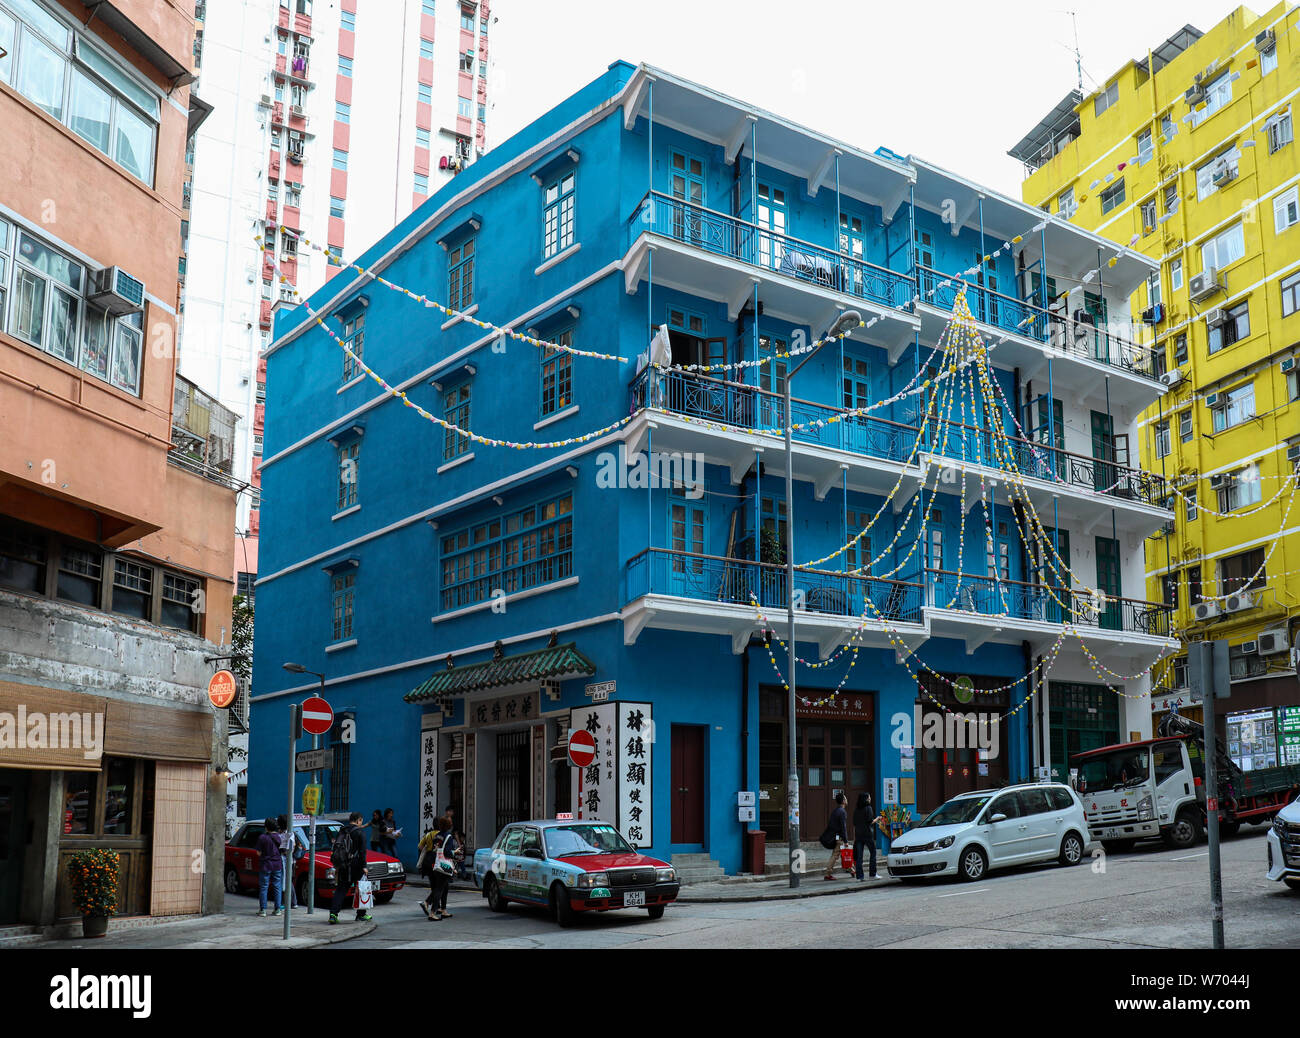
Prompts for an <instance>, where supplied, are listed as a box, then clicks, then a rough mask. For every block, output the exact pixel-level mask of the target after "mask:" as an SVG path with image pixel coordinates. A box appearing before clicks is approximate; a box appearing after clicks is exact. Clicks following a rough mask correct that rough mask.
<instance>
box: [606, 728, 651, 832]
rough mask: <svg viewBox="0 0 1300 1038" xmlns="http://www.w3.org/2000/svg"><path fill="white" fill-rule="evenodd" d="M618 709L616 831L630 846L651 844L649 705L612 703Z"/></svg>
mask: <svg viewBox="0 0 1300 1038" xmlns="http://www.w3.org/2000/svg"><path fill="white" fill-rule="evenodd" d="M615 706H617V707H618V751H619V771H618V780H619V781H618V831H619V832H620V833H622V834H623V836H624V838H625V839H626V840H627V842H628V843H630V844H631V845H632V846H633V847H649V846H650V843H651V833H652V830H651V827H650V822H651V817H650V808H651V800H652V790H651V786H650V779H651V773H650V751H651V749H652V748H653V746H652V743H653V741H654V725H653V724H652V723H651V721H650V709H651V707H650V704H649V703H616V704H615Z"/></svg>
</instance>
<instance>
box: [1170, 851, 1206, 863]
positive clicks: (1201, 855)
mask: <svg viewBox="0 0 1300 1038" xmlns="http://www.w3.org/2000/svg"><path fill="white" fill-rule="evenodd" d="M1209 853H1210V852H1209V851H1201V853H1200V854H1189V855H1187V857H1185V858H1170V859H1169V860H1170V861H1195V860H1196V859H1197V858H1204V857H1205V856H1206V855H1207V854H1209Z"/></svg>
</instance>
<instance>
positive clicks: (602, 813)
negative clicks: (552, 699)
mask: <svg viewBox="0 0 1300 1038" xmlns="http://www.w3.org/2000/svg"><path fill="white" fill-rule="evenodd" d="M569 727H570V729H571V730H573V731H587V732H590V733H591V734H592V736H593V737H594V738H595V740H596V759H595V760H594V761H592V762H591V763H590V764H589V765H587V767H585V768H574V772H575V774H574V781H573V783H572V788H573V814H574V817H575V818H581V819H585V820H592V821H597V820H598V821H602V822H609V823H611V824H612V825H614V827H615V828H617V829H618V831H619V832H620V833H622V834H623V837H624V838H625V839H626V840H627V841H628V843H630V844H632V846H634V847H649V846H650V844H651V842H652V839H653V828H652V821H653V819H652V816H651V811H652V802H653V795H654V784H653V778H654V775H653V756H654V754H653V750H654V745H653V743H654V724H653V721H652V707H651V704H649V703H624V702H616V703H601V704H597V705H592V706H586V707H574V708H573V709H572V710H570V712H569Z"/></svg>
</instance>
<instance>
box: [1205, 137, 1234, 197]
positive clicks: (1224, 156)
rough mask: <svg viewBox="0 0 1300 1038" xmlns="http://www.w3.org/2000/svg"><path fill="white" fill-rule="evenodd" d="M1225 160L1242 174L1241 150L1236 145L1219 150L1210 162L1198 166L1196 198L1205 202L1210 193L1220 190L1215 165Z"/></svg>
mask: <svg viewBox="0 0 1300 1038" xmlns="http://www.w3.org/2000/svg"><path fill="white" fill-rule="evenodd" d="M1225 161H1226V162H1227V164H1228V165H1229V166H1231V167H1232V168H1233V169H1234V170H1235V171H1236V173H1237V175H1240V174H1241V152H1240V151H1238V150H1237V148H1236V147H1235V146H1233V147H1231V148H1228V149H1227V150H1226V151H1221V152H1219V154H1217V155H1215V156H1214V157H1213V158H1212V159H1210V160H1209V161H1208V162H1204V163H1202V164H1201V165H1199V166H1197V167H1196V200H1197V201H1198V202H1204V201H1205V200H1206V199H1207V198H1209V197H1210V195H1212V194H1214V192H1216V191H1218V190H1219V186H1218V185H1217V184H1216V183H1215V182H1214V167H1215V166H1217V165H1219V164H1220V163H1222V162H1225Z"/></svg>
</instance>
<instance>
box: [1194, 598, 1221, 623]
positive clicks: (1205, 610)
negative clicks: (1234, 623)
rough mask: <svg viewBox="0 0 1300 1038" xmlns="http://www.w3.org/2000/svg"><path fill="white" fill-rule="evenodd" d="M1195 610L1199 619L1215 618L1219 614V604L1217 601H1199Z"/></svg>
mask: <svg viewBox="0 0 1300 1038" xmlns="http://www.w3.org/2000/svg"><path fill="white" fill-rule="evenodd" d="M1195 612H1196V619H1197V620H1213V619H1214V618H1215V617H1216V616H1218V615H1219V606H1218V603H1216V602H1198V603H1197V604H1196V610H1195Z"/></svg>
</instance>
